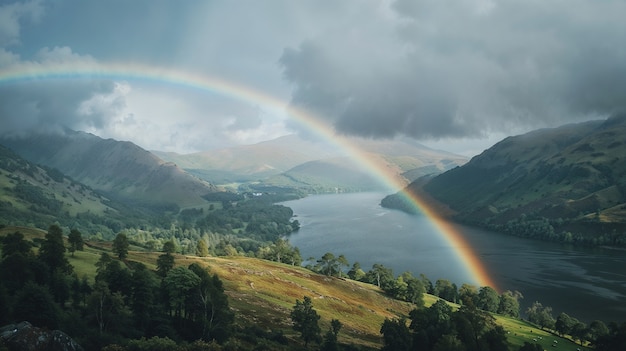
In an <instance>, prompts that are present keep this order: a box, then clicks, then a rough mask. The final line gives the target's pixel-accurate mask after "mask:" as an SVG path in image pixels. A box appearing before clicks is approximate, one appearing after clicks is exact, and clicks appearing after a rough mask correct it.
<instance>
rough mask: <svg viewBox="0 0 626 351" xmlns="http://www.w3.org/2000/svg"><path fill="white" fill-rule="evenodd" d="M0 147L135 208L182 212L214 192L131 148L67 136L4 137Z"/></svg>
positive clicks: (84, 136) (93, 138)
mask: <svg viewBox="0 0 626 351" xmlns="http://www.w3.org/2000/svg"><path fill="white" fill-rule="evenodd" d="M0 144H3V145H5V146H7V147H9V148H11V149H13V150H14V151H15V152H16V153H17V154H19V155H20V156H22V157H23V158H25V159H27V160H29V161H31V162H34V163H37V164H42V165H46V166H49V167H53V168H56V169H58V170H60V171H61V172H63V173H65V174H67V175H69V176H71V177H72V178H73V179H75V180H77V181H79V182H81V183H83V184H86V185H88V186H90V187H92V188H94V189H96V190H99V191H102V192H104V193H106V194H108V195H109V196H113V197H117V198H120V199H125V200H127V201H132V202H135V203H140V204H141V203H145V204H151V205H163V204H170V205H171V204H175V205H178V206H181V207H184V206H190V205H195V204H200V203H203V202H204V200H203V199H202V195H205V194H207V193H210V192H214V191H216V188H215V187H214V186H212V185H211V184H209V183H207V182H205V181H201V180H200V179H197V178H195V177H193V176H191V175H189V174H187V173H186V172H184V171H183V170H181V169H180V168H178V167H177V166H176V165H175V164H172V163H166V162H164V161H163V160H161V159H159V158H158V157H156V156H155V155H153V154H151V153H150V152H148V151H146V150H144V149H142V148H140V147H138V146H137V145H135V144H133V143H130V142H121V141H116V140H113V139H106V140H105V139H102V138H99V137H97V136H95V135H92V134H88V133H83V132H74V131H69V130H66V131H65V132H64V133H47V134H31V135H29V136H23V137H6V136H5V137H3V138H2V139H0Z"/></svg>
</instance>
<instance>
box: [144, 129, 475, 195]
mask: <svg viewBox="0 0 626 351" xmlns="http://www.w3.org/2000/svg"><path fill="white" fill-rule="evenodd" d="M345 139H346V141H347V142H349V143H351V144H352V145H354V146H355V147H357V148H359V149H360V150H362V151H363V152H366V153H368V154H369V155H371V157H372V158H375V159H376V160H377V161H378V162H380V163H382V164H385V165H386V166H387V167H388V168H389V169H391V170H393V172H395V173H396V174H397V175H398V176H399V177H403V178H405V179H407V180H408V181H410V180H413V179H416V178H417V177H419V176H422V175H424V174H431V173H440V172H442V171H445V170H447V169H450V168H452V167H455V166H458V165H461V164H463V163H465V162H466V161H467V159H465V158H464V157H463V156H459V155H454V154H451V153H447V152H443V151H439V150H433V149H430V148H427V147H425V146H423V145H421V144H419V143H416V142H414V141H412V140H410V139H397V140H373V139H362V138H348V137H346V138H345ZM154 153H155V154H157V155H159V157H161V158H163V159H164V160H167V161H170V162H174V163H176V164H177V165H178V166H179V167H181V168H183V169H185V170H186V171H188V172H190V173H192V174H194V175H196V176H198V177H201V178H203V179H206V180H208V181H211V182H213V183H215V184H230V183H260V184H258V186H261V187H263V186H265V187H267V186H284V187H295V188H301V189H317V190H318V191H324V190H325V189H334V188H342V189H352V190H363V189H374V188H379V187H380V184H379V183H377V182H376V181H375V180H374V179H373V178H372V177H371V175H369V174H367V173H366V172H364V171H363V170H362V169H360V168H359V167H358V166H356V165H355V164H353V163H352V161H350V160H349V158H348V157H347V156H346V155H345V151H344V150H340V149H339V150H337V149H333V148H332V147H330V146H329V145H328V144H325V143H321V142H313V141H309V140H306V139H303V138H300V137H298V136H296V135H288V136H283V137H280V138H277V139H274V140H270V141H265V142H262V143H258V144H254V145H245V146H238V147H233V148H227V149H220V150H212V151H205V152H199V153H193V154H187V155H180V154H175V153H164V152H158V151H155V152H154ZM407 183H408V182H407Z"/></svg>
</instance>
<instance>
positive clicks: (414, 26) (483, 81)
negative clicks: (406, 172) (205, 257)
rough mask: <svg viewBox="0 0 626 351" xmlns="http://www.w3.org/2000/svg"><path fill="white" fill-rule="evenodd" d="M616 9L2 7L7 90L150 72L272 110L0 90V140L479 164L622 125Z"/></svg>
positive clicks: (288, 4) (142, 96) (267, 3)
mask: <svg viewBox="0 0 626 351" xmlns="http://www.w3.org/2000/svg"><path fill="white" fill-rule="evenodd" d="M625 13H626V1H622V0H620V1H618V0H603V1H594V0H551V1H545V0H525V1H513V0H502V1H498V0H396V1H392V0H343V1H330V0H328V1H325V0H301V1H291V0H262V1H239V0H232V1H230V0H229V1H226V0H224V1H200V0H197V1H173V0H172V1H166V0H135V1H126V0H108V1H84V0H49V1H37V0H34V1H7V0H0V77H1V76H2V75H3V74H9V73H11V72H19V71H20V70H23V69H24V67H35V66H36V67H40V68H42V69H44V70H45V68H46V67H48V66H50V67H52V66H54V65H57V66H58V65H65V66H67V67H72V66H78V65H83V66H84V65H87V66H93V67H94V69H98V68H102V67H108V66H110V65H118V66H120V65H121V66H124V65H129V66H135V67H152V68H157V69H166V70H170V71H175V72H183V73H184V74H186V75H193V76H196V77H212V78H216V79H219V80H222V81H226V82H231V83H232V84H235V85H236V86H241V87H245V88H246V89H250V90H253V91H258V92H260V93H262V94H264V95H267V96H271V97H272V98H273V99H274V100H275V101H280V102H282V104H283V105H284V108H282V109H281V108H280V106H278V107H279V108H277V106H276V104H274V105H273V106H268V105H267V104H265V103H264V101H262V100H254V99H246V98H239V97H237V96H233V95H232V94H231V95H229V94H221V93H220V91H219V89H217V90H216V91H214V92H207V91H201V90H197V89H196V90H194V89H193V88H189V87H184V86H181V85H175V84H168V83H167V82H162V81H158V80H150V79H138V78H137V77H129V78H125V77H123V76H115V77H106V76H105V77H73V78H71V79H61V78H59V77H57V78H54V79H40V80H33V79H30V80H23V81H19V80H17V81H15V80H10V81H2V80H1V79H0V133H9V134H15V133H22V132H25V131H28V130H31V129H33V128H35V129H51V130H53V129H55V128H62V127H67V128H71V129H75V130H82V131H87V132H91V133H94V134H96V135H98V136H101V137H104V138H114V139H118V140H129V141H132V142H134V143H136V144H138V145H139V146H141V147H143V148H146V149H149V150H160V151H175V152H179V153H189V152H195V151H204V150H211V149H215V148H221V147H229V146H234V145H240V144H251V143H256V142H260V141H263V140H269V139H273V138H276V137H278V136H281V135H285V134H290V133H298V132H303V135H304V134H306V132H307V130H305V129H306V128H305V129H303V128H304V127H303V126H302V125H301V124H299V123H297V121H295V120H294V119H293V118H291V117H290V116H289V114H288V113H287V112H286V111H287V107H288V106H292V107H297V108H302V109H305V110H306V111H309V112H310V114H311V115H312V116H315V118H317V119H318V120H320V121H323V122H324V123H328V124H329V125H330V126H332V128H334V130H335V133H338V134H346V135H354V136H362V137H367V138H394V137H411V138H414V139H415V140H417V141H418V142H420V143H423V144H425V145H428V146H431V147H435V148H438V149H443V150H447V151H451V152H455V153H458V154H462V155H466V156H473V155H475V154H478V153H480V152H481V151H482V150H484V149H486V148H488V147H489V146H491V145H493V144H494V143H495V142H497V141H499V140H500V139H502V138H503V137H505V136H507V135H514V134H520V133H524V132H527V131H530V130H533V129H537V128H545V127H556V126H559V125H562V124H567V123H574V122H579V121H585V120H590V119H599V118H606V117H608V116H610V115H611V114H614V113H618V112H622V111H626V45H624V43H626V21H624V14H625Z"/></svg>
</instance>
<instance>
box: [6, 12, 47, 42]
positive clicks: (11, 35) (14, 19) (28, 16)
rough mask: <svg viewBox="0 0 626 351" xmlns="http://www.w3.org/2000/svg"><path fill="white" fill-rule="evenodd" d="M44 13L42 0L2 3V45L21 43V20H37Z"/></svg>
mask: <svg viewBox="0 0 626 351" xmlns="http://www.w3.org/2000/svg"><path fill="white" fill-rule="evenodd" d="M43 13H44V9H43V7H42V5H41V1H29V2H16V3H11V4H4V5H0V47H6V46H9V45H15V44H19V42H20V30H21V22H22V21H31V22H37V21H38V20H39V19H40V18H41V16H42V15H43Z"/></svg>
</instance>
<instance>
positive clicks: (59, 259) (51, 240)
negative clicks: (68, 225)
mask: <svg viewBox="0 0 626 351" xmlns="http://www.w3.org/2000/svg"><path fill="white" fill-rule="evenodd" d="M39 259H40V260H41V261H43V262H44V263H45V264H46V265H47V266H48V268H49V272H50V273H52V272H54V271H55V270H57V269H59V270H61V271H62V272H64V273H71V272H72V266H71V265H70V263H69V261H68V260H67V258H66V257H65V245H64V243H63V230H61V228H60V227H59V226H58V225H56V224H53V225H51V226H50V227H49V228H48V233H47V234H46V236H45V240H44V241H43V242H42V243H41V248H40V249H39Z"/></svg>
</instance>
